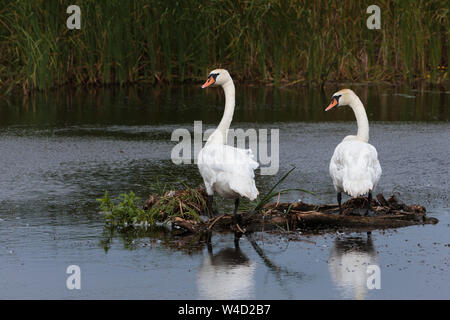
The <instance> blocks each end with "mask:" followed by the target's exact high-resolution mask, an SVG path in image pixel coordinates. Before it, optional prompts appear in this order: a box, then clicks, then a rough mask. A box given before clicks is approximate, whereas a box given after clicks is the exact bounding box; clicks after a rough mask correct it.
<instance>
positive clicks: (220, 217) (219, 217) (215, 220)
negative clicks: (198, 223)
mask: <svg viewBox="0 0 450 320" xmlns="http://www.w3.org/2000/svg"><path fill="white" fill-rule="evenodd" d="M224 216H225V214H222V215H221V216H218V217H217V218H215V219H214V220H213V222H211V224H210V225H209V226H208V230H211V228H212V226H213V225H214V224H215V223H216V222H217V221H219V220H220V219H222V218H223V217H224Z"/></svg>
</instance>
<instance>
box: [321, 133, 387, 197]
mask: <svg viewBox="0 0 450 320" xmlns="http://www.w3.org/2000/svg"><path fill="white" fill-rule="evenodd" d="M330 175H331V178H332V179H333V185H334V188H335V189H336V191H337V192H342V191H344V192H345V193H346V194H348V195H349V196H352V197H358V196H360V195H364V194H366V193H367V192H369V191H371V190H374V189H375V187H376V185H377V183H378V180H380V176H381V166H380V163H379V162H378V154H377V150H376V149H375V148H374V147H373V146H372V145H371V144H369V143H367V142H364V141H360V140H357V139H344V141H342V142H341V143H340V144H338V146H337V147H336V149H335V150H334V154H333V157H332V158H331V162H330Z"/></svg>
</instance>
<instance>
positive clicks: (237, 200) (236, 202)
mask: <svg viewBox="0 0 450 320" xmlns="http://www.w3.org/2000/svg"><path fill="white" fill-rule="evenodd" d="M238 208H239V198H236V200H234V212H233V214H237V212H238Z"/></svg>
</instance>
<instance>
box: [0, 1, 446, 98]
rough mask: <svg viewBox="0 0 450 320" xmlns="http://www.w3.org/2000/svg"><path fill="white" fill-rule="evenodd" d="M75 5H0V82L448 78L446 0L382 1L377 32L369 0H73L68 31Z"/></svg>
mask: <svg viewBox="0 0 450 320" xmlns="http://www.w3.org/2000/svg"><path fill="white" fill-rule="evenodd" d="M72 2H73V1H72ZM72 2H70V3H69V1H60V0H51V1H48V0H33V1H32V0H21V1H19V0H15V1H10V2H8V4H6V6H4V7H3V8H2V9H0V10H1V11H0V25H1V28H0V60H1V61H0V86H1V87H2V88H12V87H16V86H20V87H22V88H23V89H24V91H29V90H31V89H35V88H37V89H46V88H51V87H55V86H59V85H63V84H68V83H70V84H74V85H87V84H94V85H97V84H101V85H107V84H112V83H120V84H125V83H134V82H150V83H154V82H157V81H173V82H183V81H189V80H200V78H201V79H203V78H204V77H205V75H206V73H207V71H208V70H209V69H211V68H214V67H218V66H221V67H225V68H227V69H229V70H231V71H232V74H233V76H234V78H236V79H239V80H249V81H261V82H266V83H273V84H275V85H277V84H280V83H283V84H286V83H302V82H304V83H312V84H320V83H323V82H327V81H367V80H370V81H388V82H392V83H398V82H409V83H414V82H417V81H421V82H428V83H433V84H445V85H446V84H448V69H447V66H448V57H449V51H450V46H449V43H448V39H449V38H450V19H449V2H448V0H436V1H404V0H399V1H388V0H380V1H378V2H377V5H379V6H380V8H381V29H380V30H369V29H368V28H367V27H366V20H367V18H368V17H369V14H367V13H366V9H367V7H368V6H369V5H371V4H372V2H373V1H307V0H304V1H277V0H266V1H262V0H255V1H232V0H210V1H156V0H154V1H144V0H129V1H118V0H109V1H87V0H84V1H81V0H80V1H76V4H77V5H79V6H80V8H81V30H69V29H68V28H67V27H66V19H67V17H68V16H69V15H68V14H67V13H66V9H67V7H68V6H69V5H70V4H75V3H72ZM442 66H443V67H442Z"/></svg>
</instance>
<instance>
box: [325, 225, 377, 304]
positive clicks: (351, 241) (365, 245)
mask: <svg viewBox="0 0 450 320" xmlns="http://www.w3.org/2000/svg"><path fill="white" fill-rule="evenodd" d="M373 264H376V265H378V262H377V251H376V250H375V247H374V246H373V243H372V238H371V235H370V233H368V234H367V238H366V239H363V238H362V237H345V238H337V239H336V240H335V243H334V247H333V248H332V249H331V252H330V256H329V259H328V269H329V271H330V274H331V278H332V279H333V282H334V283H335V284H336V286H337V287H338V288H339V291H340V292H341V294H342V296H343V298H350V299H351V298H354V299H364V298H365V296H366V294H367V278H368V276H370V273H369V274H368V273H367V267H368V266H369V265H373Z"/></svg>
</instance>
